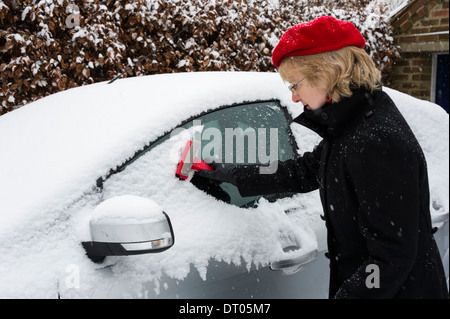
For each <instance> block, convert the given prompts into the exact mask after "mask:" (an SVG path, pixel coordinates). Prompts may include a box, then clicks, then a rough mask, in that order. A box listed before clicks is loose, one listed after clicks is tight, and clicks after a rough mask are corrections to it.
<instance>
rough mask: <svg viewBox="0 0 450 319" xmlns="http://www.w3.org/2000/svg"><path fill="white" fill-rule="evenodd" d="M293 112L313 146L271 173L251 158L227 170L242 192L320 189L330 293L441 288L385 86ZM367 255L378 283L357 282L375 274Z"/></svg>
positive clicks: (416, 173) (422, 294) (444, 293)
mask: <svg viewBox="0 0 450 319" xmlns="http://www.w3.org/2000/svg"><path fill="white" fill-rule="evenodd" d="M295 122H297V123H300V124H302V125H304V126H306V127H308V128H310V129H312V130H313V131H315V132H316V133H318V134H319V135H321V136H322V137H323V141H322V142H321V143H320V144H319V145H318V146H317V147H316V148H315V150H314V151H312V152H307V153H305V154H304V155H303V156H302V157H300V158H299V159H297V160H288V161H286V162H279V163H278V169H277V172H276V173H275V174H272V175H264V174H259V169H258V167H257V166H242V167H238V168H237V170H236V171H235V174H236V178H237V184H238V187H239V191H240V192H241V194H242V195H243V196H250V195H255V194H272V193H275V192H309V191H312V190H315V189H318V188H319V189H320V195H321V201H322V206H323V210H324V219H325V223H326V226H327V231H328V235H327V240H328V256H329V258H330V291H329V296H330V298H448V289H447V285H446V282H445V274H444V269H443V266H442V261H441V258H440V255H439V251H438V248H437V246H436V243H435V240H434V237H433V235H432V225H431V218H430V210H429V207H430V196H429V186H428V176H427V166H426V161H425V157H424V154H423V152H422V149H421V147H420V145H419V143H418V142H417V140H416V138H415V136H414V134H413V132H412V131H411V129H410V127H409V126H408V124H407V123H406V121H405V119H404V118H403V116H402V115H401V114H400V112H399V111H398V109H397V107H396V106H395V104H394V103H393V101H392V100H391V99H390V98H389V96H388V95H387V94H386V93H384V92H382V91H376V92H374V93H373V94H369V93H368V92H367V91H365V90H357V91H355V92H354V94H353V96H352V97H350V98H344V99H343V100H342V101H340V102H339V103H334V104H328V103H327V104H326V105H324V106H323V107H322V108H320V109H319V110H316V111H308V110H305V112H303V113H302V114H301V115H300V116H299V117H298V118H296V119H295ZM369 265H370V266H369ZM372 265H376V266H377V267H378V271H379V275H380V276H379V278H378V279H379V281H378V282H379V288H368V286H367V284H366V281H368V282H369V283H370V282H371V283H375V282H377V279H376V278H375V279H373V278H372V277H373V276H375V275H376V272H374V268H370V267H372ZM368 266H369V268H367V267H368Z"/></svg>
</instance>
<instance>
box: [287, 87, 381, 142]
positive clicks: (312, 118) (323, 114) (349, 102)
mask: <svg viewBox="0 0 450 319" xmlns="http://www.w3.org/2000/svg"><path fill="white" fill-rule="evenodd" d="M372 105H373V95H371V94H370V93H369V91H367V90H366V89H361V88H360V89H357V90H354V91H353V95H352V96H351V97H346V98H343V99H342V100H341V101H339V102H338V103H326V104H325V105H324V106H322V107H321V108H320V109H317V110H314V111H313V110H307V109H305V110H304V112H303V113H302V114H300V115H299V116H298V117H297V118H295V119H294V122H296V123H299V124H301V125H303V126H306V127H307V128H309V129H311V130H313V131H314V132H316V133H317V134H319V135H320V136H321V137H323V138H327V139H335V138H337V137H339V136H340V135H341V134H342V133H343V132H344V131H345V129H346V128H347V127H348V126H349V125H350V124H351V123H352V122H353V121H354V120H355V119H356V118H357V117H359V115H360V114H362V113H363V112H364V114H365V116H370V115H372V114H373V110H372V108H371V107H370V106H372Z"/></svg>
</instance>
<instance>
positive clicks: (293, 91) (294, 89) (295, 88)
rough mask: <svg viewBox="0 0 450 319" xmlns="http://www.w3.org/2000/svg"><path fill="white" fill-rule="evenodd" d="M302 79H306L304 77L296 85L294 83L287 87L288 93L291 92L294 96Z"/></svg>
mask: <svg viewBox="0 0 450 319" xmlns="http://www.w3.org/2000/svg"><path fill="white" fill-rule="evenodd" d="M304 79H306V76H305V77H304V78H303V79H301V80H300V81H298V82H297V83H295V84H291V85H289V87H288V88H289V91H291V92H292V94H296V92H295V91H296V90H297V86H298V85H299V84H300V82H301V81H303V80H304Z"/></svg>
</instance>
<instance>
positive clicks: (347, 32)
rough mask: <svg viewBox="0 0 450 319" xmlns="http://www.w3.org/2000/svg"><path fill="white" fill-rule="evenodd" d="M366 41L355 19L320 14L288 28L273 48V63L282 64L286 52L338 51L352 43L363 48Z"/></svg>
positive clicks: (293, 53) (306, 53)
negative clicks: (346, 19)
mask: <svg viewBox="0 0 450 319" xmlns="http://www.w3.org/2000/svg"><path fill="white" fill-rule="evenodd" d="M365 43H366V41H365V40H364V38H363V36H362V35H361V33H360V32H359V31H358V29H357V28H356V27H355V26H354V25H353V24H352V23H351V22H348V21H342V20H337V19H335V18H333V17H328V16H324V17H319V18H316V19H314V20H313V21H311V22H306V23H301V24H297V25H295V26H293V27H291V28H290V29H289V30H287V31H286V32H285V33H284V34H283V36H282V37H281V39H280V42H278V44H277V46H276V47H275V49H274V50H273V53H272V63H273V65H275V66H276V67H277V68H278V67H280V64H281V60H283V58H284V57H286V56H293V55H309V54H316V53H322V52H328V51H335V50H339V49H341V48H343V47H345V46H349V45H353V46H357V47H359V48H361V49H362V48H364V45H365Z"/></svg>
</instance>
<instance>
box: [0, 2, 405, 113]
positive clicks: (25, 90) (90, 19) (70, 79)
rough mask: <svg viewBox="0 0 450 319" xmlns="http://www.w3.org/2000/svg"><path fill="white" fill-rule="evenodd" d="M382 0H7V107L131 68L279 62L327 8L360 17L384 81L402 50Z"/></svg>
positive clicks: (138, 71)
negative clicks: (279, 53)
mask: <svg viewBox="0 0 450 319" xmlns="http://www.w3.org/2000/svg"><path fill="white" fill-rule="evenodd" d="M378 3H379V1H375V2H374V1H369V0H362V1H360V0H342V1H335V0H331V1H330V0H312V1H309V0H308V1H307V0H296V1H294V0H279V1H274V0H272V1H265V0H261V1H257V0H216V1H214V0H123V1H119V0H106V1H99V0H80V1H74V2H69V1H67V0H40V1H38V0H22V1H18V0H0V57H1V60H0V72H1V76H0V87H1V89H0V114H3V113H6V112H8V111H10V110H12V109H14V108H17V107H19V106H21V105H24V104H26V103H28V102H30V101H33V100H36V99H38V98H40V97H42V96H45V95H49V94H53V93H56V92H58V91H61V90H64V89H67V88H71V87H76V86H80V85H84V84H89V83H93V82H99V81H105V80H109V79H112V78H113V77H114V76H115V75H117V74H119V73H121V72H124V71H126V74H125V75H124V76H140V75H145V74H154V73H170V72H187V71H214V70H227V71H234V70H242V71H247V70H248V71H275V69H274V67H273V66H272V64H271V53H272V50H273V48H274V46H275V45H276V44H277V42H278V40H279V38H280V37H281V35H282V34H283V33H284V32H285V31H286V30H287V29H288V28H289V27H291V26H292V25H295V24H297V23H301V22H305V21H310V20H312V19H314V18H316V17H318V16H321V15H332V16H334V17H336V18H338V19H345V20H350V21H351V22H353V23H354V24H355V25H356V26H357V27H358V28H359V29H360V30H361V32H362V33H363V35H364V37H365V38H366V40H367V45H366V50H367V52H369V53H370V55H371V56H372V57H373V59H374V61H375V62H376V64H377V65H378V66H379V68H380V69H381V70H382V72H383V75H384V79H385V81H387V80H388V78H389V74H390V66H391V64H392V62H393V60H394V59H396V57H397V56H398V52H397V49H396V47H395V46H394V44H393V38H392V37H391V29H390V27H389V26H388V24H387V14H386V13H385V10H386V8H385V7H383V6H381V5H380V4H378ZM131 66H134V67H133V68H130V67H131ZM385 84H387V83H385Z"/></svg>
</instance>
